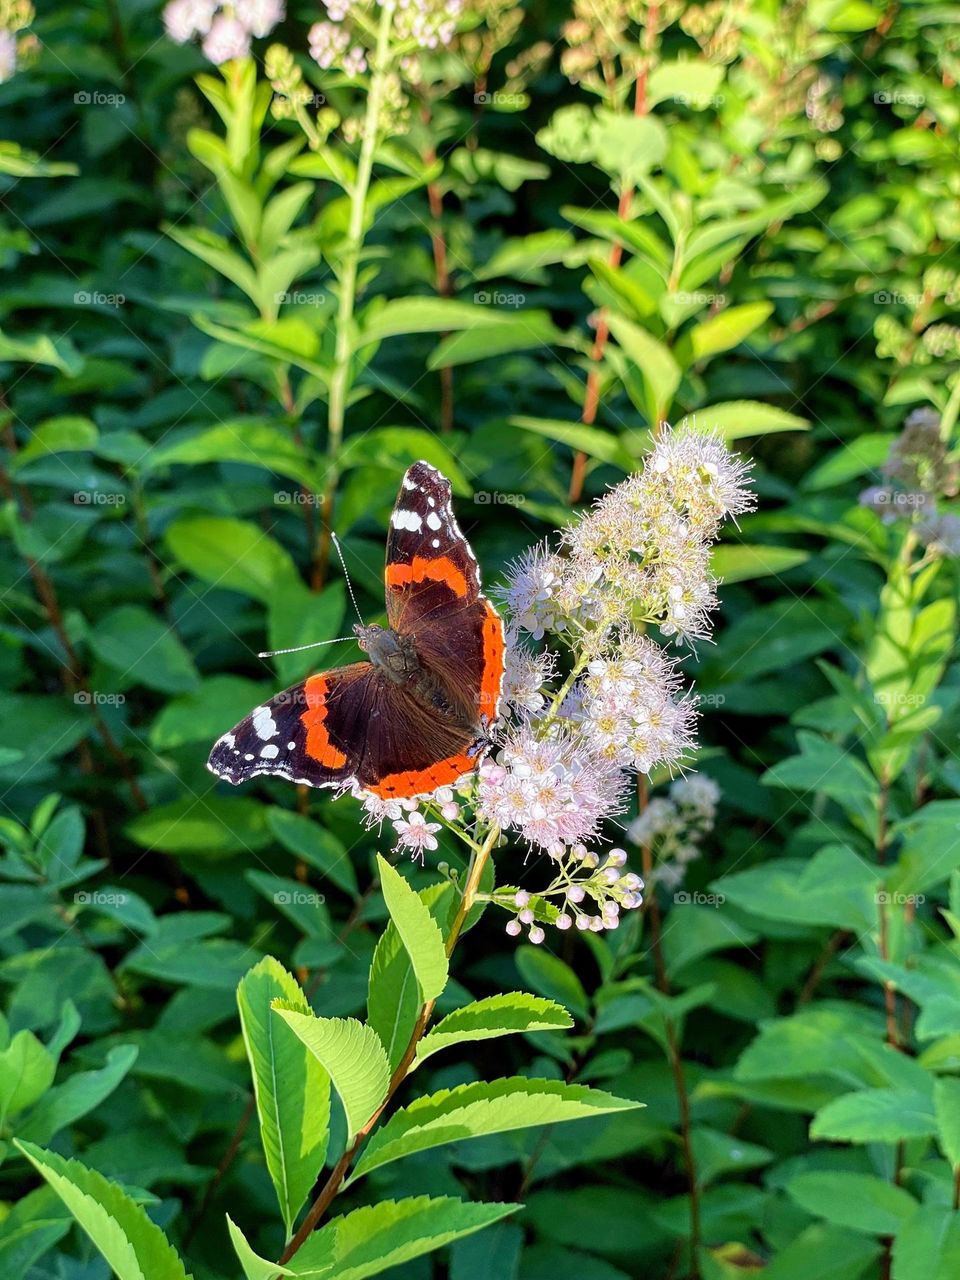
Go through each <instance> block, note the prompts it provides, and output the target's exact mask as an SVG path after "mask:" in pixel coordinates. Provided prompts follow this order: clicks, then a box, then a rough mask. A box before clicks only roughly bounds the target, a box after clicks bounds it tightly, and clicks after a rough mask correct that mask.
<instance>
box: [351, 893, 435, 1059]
mask: <svg viewBox="0 0 960 1280" xmlns="http://www.w3.org/2000/svg"><path fill="white" fill-rule="evenodd" d="M418 896H419V897H420V899H421V901H422V902H423V904H424V905H425V906H426V907H427V908H428V909H429V911H430V912H431V914H432V915H433V917H434V919H435V920H436V921H437V923H438V925H441V927H442V926H443V923H444V922H445V920H446V919H447V918H448V913H449V910H450V905H451V902H452V899H453V886H452V885H451V884H449V883H441V884H436V885H431V886H430V888H429V889H423V890H421V891H420V894H419V895H418ZM421 1004H422V1001H421V999H420V987H419V984H418V982H417V978H416V974H415V973H414V971H413V965H412V964H411V963H410V956H409V955H408V953H407V949H406V947H405V946H404V945H403V942H402V940H401V938H400V933H399V931H398V929H397V927H396V925H395V924H394V923H393V921H391V922H390V923H389V924H388V925H387V927H386V929H384V931H383V933H382V934H381V935H380V939H379V941H378V942H377V946H376V950H375V951H374V953H373V961H372V963H371V965H370V975H369V978H368V989H367V1022H368V1023H369V1025H370V1026H371V1027H373V1029H374V1030H375V1031H376V1033H377V1035H378V1036H379V1037H380V1040H381V1043H382V1044H383V1046H384V1048H385V1049H386V1052H387V1059H388V1061H389V1063H390V1069H391V1070H394V1069H395V1068H396V1066H397V1064H398V1063H399V1061H400V1059H401V1058H402V1057H403V1054H404V1051H405V1050H406V1048H407V1045H408V1044H409V1042H410V1037H411V1035H412V1033H413V1029H414V1027H415V1026H416V1022H417V1018H418V1017H419V1014H420V1008H421Z"/></svg>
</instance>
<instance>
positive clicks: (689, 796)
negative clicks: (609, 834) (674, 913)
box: [627, 773, 720, 888]
mask: <svg viewBox="0 0 960 1280" xmlns="http://www.w3.org/2000/svg"><path fill="white" fill-rule="evenodd" d="M719 799H720V788H719V787H718V786H717V784H716V783H715V782H714V781H713V779H712V778H707V777H705V776H704V775H703V774H699V773H695V774H691V775H690V776H689V777H687V778H678V779H677V780H676V781H675V782H673V783H672V784H671V786H670V793H669V796H656V797H654V799H652V800H651V801H650V803H649V804H648V805H647V807H646V808H645V809H644V810H643V812H642V813H641V814H640V815H639V817H637V818H635V819H634V820H633V822H631V824H630V826H629V827H628V828H627V839H628V840H629V841H630V842H631V844H635V845H639V846H640V847H641V848H646V849H649V850H650V851H651V852H652V854H653V856H654V857H655V860H656V868H655V874H656V882H657V884H661V885H663V886H664V887H666V888H676V887H677V885H679V884H681V883H682V881H683V878H684V876H685V874H686V868H687V865H688V864H689V863H691V862H693V861H694V860H695V859H696V858H699V857H700V853H701V845H702V843H703V841H704V839H705V838H706V836H707V835H709V833H710V832H711V831H712V830H713V827H714V823H715V821H716V815H717V803H718V801H719Z"/></svg>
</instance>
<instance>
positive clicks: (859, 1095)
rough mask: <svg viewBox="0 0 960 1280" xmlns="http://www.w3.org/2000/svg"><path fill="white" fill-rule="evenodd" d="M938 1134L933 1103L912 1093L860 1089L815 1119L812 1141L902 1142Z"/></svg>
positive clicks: (812, 1126) (820, 1112) (824, 1110)
mask: <svg viewBox="0 0 960 1280" xmlns="http://www.w3.org/2000/svg"><path fill="white" fill-rule="evenodd" d="M936 1131H937V1122H936V1120H935V1118H934V1114H933V1103H932V1101H931V1099H930V1098H928V1097H925V1096H924V1094H922V1093H920V1092H918V1091H916V1090H912V1089H859V1090H858V1091H857V1092H856V1093H845V1094H844V1095H843V1097H841V1098H834V1100H833V1101H832V1102H828V1103H827V1105H826V1106H825V1107H822V1108H821V1109H820V1111H818V1112H817V1114H816V1115H815V1116H814V1118H813V1123H812V1124H811V1125H810V1137H811V1138H824V1139H826V1140H827V1141H830V1142H901V1141H903V1140H904V1139H906V1138H929V1137H932V1136H933V1135H934V1134H935V1133H936Z"/></svg>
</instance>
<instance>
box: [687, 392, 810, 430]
mask: <svg viewBox="0 0 960 1280" xmlns="http://www.w3.org/2000/svg"><path fill="white" fill-rule="evenodd" d="M688 426H692V427H697V428H698V429H699V430H701V431H714V432H716V434H717V435H719V436H722V437H723V439H724V440H742V439H743V438H744V437H745V436H766V435H772V434H773V433H774V432H778V431H806V430H807V428H808V427H809V426H810V423H809V422H808V421H807V420H806V418H798V417H797V415H796V414H795V413H787V411H786V409H778V408H777V407H776V406H775V405H772V404H761V403H760V401H758V400H727V401H724V402H723V403H722V404H711V405H708V406H707V407H706V408H705V409H698V410H697V411H696V413H691V414H688V415H687V416H686V417H684V418H681V420H680V422H678V423H677V429H678V430H679V428H680V427H688Z"/></svg>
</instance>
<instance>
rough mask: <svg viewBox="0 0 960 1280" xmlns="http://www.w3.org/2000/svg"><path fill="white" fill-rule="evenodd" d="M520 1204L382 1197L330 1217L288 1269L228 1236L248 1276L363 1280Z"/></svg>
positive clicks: (486, 1224) (251, 1279)
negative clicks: (376, 1200)
mask: <svg viewBox="0 0 960 1280" xmlns="http://www.w3.org/2000/svg"><path fill="white" fill-rule="evenodd" d="M519 1208H520V1206H519V1205H516V1204H470V1203H468V1202H466V1201H464V1200H456V1199H454V1198H453V1197H451V1196H439V1197H431V1196H412V1197H410V1198H409V1199H407V1200H382V1201H380V1203H379V1204H376V1205H368V1206H366V1207H365V1208H362V1209H354V1210H353V1212H352V1213H347V1214H343V1215H341V1216H340V1217H337V1218H333V1219H332V1220H331V1221H330V1222H328V1223H327V1224H326V1226H324V1227H321V1228H320V1230H319V1231H314V1232H313V1234H312V1235H311V1236H310V1237H309V1238H308V1239H307V1241H306V1242H305V1244H304V1245H303V1246H302V1247H301V1248H300V1249H299V1250H298V1251H297V1253H296V1254H295V1256H294V1257H293V1258H292V1259H291V1261H290V1264H289V1266H288V1267H277V1266H276V1264H274V1263H269V1262H267V1261H266V1260H265V1259H263V1258H258V1257H257V1255H256V1254H255V1253H254V1252H253V1251H252V1249H251V1248H250V1246H249V1245H248V1244H247V1243H246V1241H245V1240H243V1238H242V1236H241V1234H240V1232H239V1230H237V1228H235V1227H234V1228H233V1229H232V1230H231V1232H230V1235H231V1238H232V1239H233V1242H234V1247H235V1248H236V1250H237V1254H238V1256H239V1257H240V1259H241V1261H242V1263H243V1268H244V1274H245V1276H246V1277H247V1280H270V1276H271V1275H276V1274H280V1275H285V1276H301V1277H303V1280H366V1277H367V1276H376V1275H379V1274H380V1272H381V1271H386V1270H388V1269H389V1268H390V1267H397V1266H400V1265H401V1264H402V1263H404V1262H410V1261H412V1259H414V1258H419V1257H421V1256H422V1255H423V1254H425V1253H430V1252H432V1251H433V1250H434V1249H441V1248H443V1246H444V1245H447V1244H450V1243H451V1242H452V1241H454V1240H460V1239H462V1238H463V1237H464V1236H468V1235H471V1234H472V1233H473V1232H474V1231H482V1230H483V1228H484V1227H489V1226H490V1225H491V1224H492V1223H494V1222H499V1220H500V1219H501V1218H505V1217H506V1216H507V1215H508V1214H511V1213H515V1212H516V1210H517V1209H519ZM148 1280H150V1278H148Z"/></svg>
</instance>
